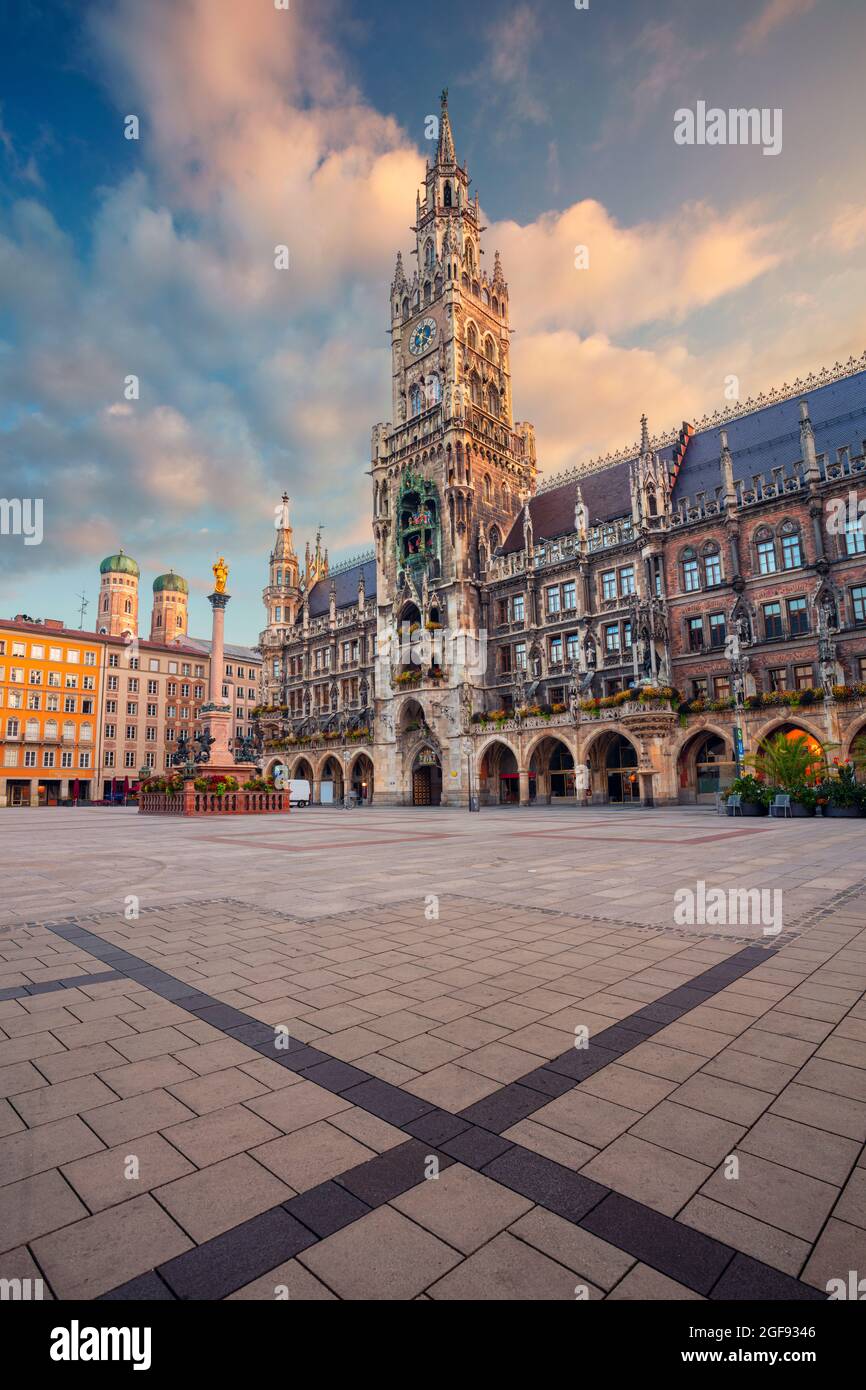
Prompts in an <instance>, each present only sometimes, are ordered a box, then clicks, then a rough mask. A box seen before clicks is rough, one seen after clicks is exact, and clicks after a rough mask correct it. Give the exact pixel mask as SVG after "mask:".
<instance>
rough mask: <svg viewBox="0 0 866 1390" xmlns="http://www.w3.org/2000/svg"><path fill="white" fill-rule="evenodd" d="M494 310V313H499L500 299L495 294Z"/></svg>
mask: <svg viewBox="0 0 866 1390" xmlns="http://www.w3.org/2000/svg"><path fill="white" fill-rule="evenodd" d="M493 312H494V314H498V313H499V300H498V299H497V298H496V295H494V296H493Z"/></svg>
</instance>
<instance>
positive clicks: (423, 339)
mask: <svg viewBox="0 0 866 1390" xmlns="http://www.w3.org/2000/svg"><path fill="white" fill-rule="evenodd" d="M435 339H436V320H435V319H422V320H421V322H420V323H419V324H418V327H417V328H416V329H415V331H414V332H413V334H412V336H411V338H410V339H409V351H410V352H411V354H412V356H413V357H418V356H419V355H420V354H421V353H422V352H425V351H426V350H427V348H429V347H432V346H433V343H434V341H435Z"/></svg>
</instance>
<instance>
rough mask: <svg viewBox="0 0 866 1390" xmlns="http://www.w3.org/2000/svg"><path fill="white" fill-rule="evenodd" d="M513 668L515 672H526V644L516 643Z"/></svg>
mask: <svg viewBox="0 0 866 1390" xmlns="http://www.w3.org/2000/svg"><path fill="white" fill-rule="evenodd" d="M514 667H515V670H517V671H525V670H526V643H525V642H518V643H517V645H516V647H515V648H514Z"/></svg>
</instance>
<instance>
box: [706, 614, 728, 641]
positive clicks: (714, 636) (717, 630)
mask: <svg viewBox="0 0 866 1390" xmlns="http://www.w3.org/2000/svg"><path fill="white" fill-rule="evenodd" d="M727 635H728V630H727V623H726V622H725V615H724V613H711V614H710V646H711V647H723V646H724V645H725V638H726V637H727Z"/></svg>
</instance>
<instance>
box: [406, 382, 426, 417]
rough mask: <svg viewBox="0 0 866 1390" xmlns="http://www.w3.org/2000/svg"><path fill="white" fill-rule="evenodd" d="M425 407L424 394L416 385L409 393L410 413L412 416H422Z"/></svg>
mask: <svg viewBox="0 0 866 1390" xmlns="http://www.w3.org/2000/svg"><path fill="white" fill-rule="evenodd" d="M423 407H424V393H423V392H422V390H421V387H420V386H419V385H418V384H417V383H416V384H415V385H414V386H413V387H412V389H411V391H410V392H409V412H410V414H411V415H420V414H421V411H422V409H423Z"/></svg>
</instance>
